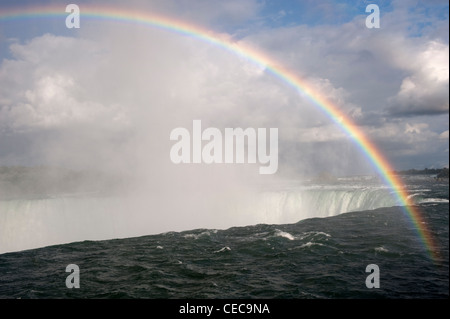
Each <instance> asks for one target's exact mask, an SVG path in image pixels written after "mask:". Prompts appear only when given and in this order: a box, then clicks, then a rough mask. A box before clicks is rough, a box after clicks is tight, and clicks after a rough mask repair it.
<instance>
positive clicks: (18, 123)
mask: <svg viewBox="0 0 450 319" xmlns="http://www.w3.org/2000/svg"><path fill="white" fill-rule="evenodd" d="M52 3H56V4H59V5H61V7H62V9H63V10H64V8H65V5H66V4H68V3H65V2H62V1H39V0H38V1H2V2H1V3H0V15H1V12H4V10H8V9H10V8H15V7H27V6H30V5H33V6H35V5H48V4H52ZM73 3H75V4H77V5H79V7H80V10H81V17H80V19H81V25H80V26H81V27H80V28H79V29H68V28H66V26H65V17H64V16H55V17H50V16H47V17H27V18H18V19H10V20H7V19H1V18H0V83H1V85H0V166H2V165H57V166H69V167H77V168H89V169H91V168H95V169H111V170H114V171H123V172H128V171H130V168H132V169H134V170H136V171H137V172H140V173H139V174H141V173H142V172H143V171H145V174H149V176H155V175H158V174H159V175H158V176H159V177H160V178H161V179H163V178H164V177H162V176H163V175H164V174H163V172H168V171H174V170H175V171H176V170H179V169H180V167H179V166H177V167H174V164H173V163H171V162H170V158H169V152H170V147H171V146H172V145H173V142H172V141H170V140H169V135H170V132H171V130H172V129H174V128H177V127H185V128H187V129H188V130H192V121H193V120H194V119H200V120H202V124H203V125H204V127H205V128H206V127H217V128H220V129H223V128H225V127H232V128H235V127H243V128H246V127H253V128H269V127H277V128H278V130H279V169H278V173H277V174H279V175H280V176H285V177H289V178H291V177H293V176H309V175H314V174H318V173H320V172H325V171H326V172H329V173H331V174H334V175H352V174H368V173H369V174H370V173H373V172H374V168H373V167H372V165H371V164H370V162H369V161H368V159H367V158H366V157H365V156H364V155H363V154H362V152H361V150H360V148H359V147H358V145H356V143H355V142H354V141H353V140H352V139H351V138H350V137H349V136H347V135H346V134H345V133H344V132H343V131H342V129H341V128H340V127H339V126H337V125H336V123H334V122H333V121H332V119H330V118H329V117H328V116H326V115H325V114H324V113H323V112H321V111H320V110H319V109H318V107H317V106H316V105H314V104H313V103H311V101H310V100H309V99H308V98H306V97H305V96H302V95H301V94H299V93H298V92H297V91H296V90H293V89H292V87H290V86H289V85H286V83H283V81H280V79H278V78H276V77H274V76H273V75H271V74H270V73H268V72H266V70H264V69H263V68H262V67H261V66H259V65H256V64H255V63H253V62H252V61H251V60H250V59H245V58H243V57H240V56H237V55H236V54H233V52H229V51H227V50H224V49H223V48H220V47H218V46H215V45H212V44H211V43H207V42H205V41H201V40H199V39H198V38H195V37H192V36H187V35H183V34H179V33H176V32H170V31H168V30H162V29H158V28H154V27H149V26H143V25H137V24H133V23H124V22H118V21H113V20H104V19H102V20H100V19H93V18H90V17H83V6H85V7H86V6H89V5H91V4H95V5H100V6H101V5H104V4H107V6H108V7H116V8H126V9H128V10H136V11H140V12H147V11H148V12H151V13H152V14H157V15H163V16H167V17H171V18H174V19H177V20H182V21H185V22H187V23H190V24H195V25H197V26H200V27H201V28H202V29H207V30H209V31H210V32H211V33H214V34H218V35H220V36H222V37H226V38H228V39H232V40H233V41H235V42H236V43H237V44H245V45H249V46H251V47H253V48H255V49H257V50H258V51H260V52H264V54H266V55H268V56H270V57H272V58H273V59H274V60H276V61H278V63H280V64H281V65H283V67H284V68H286V69H289V70H290V71H291V72H293V73H295V74H297V75H298V76H299V77H301V78H302V79H304V80H305V81H306V82H307V83H308V84H310V85H311V86H313V87H314V88H315V90H316V91H317V92H319V93H320V95H321V96H325V97H326V98H327V99H329V100H330V101H332V102H333V103H334V104H335V105H337V106H338V107H339V108H340V109H341V110H342V111H343V112H344V113H345V114H347V115H348V116H349V117H350V118H351V119H352V121H354V122H355V123H356V124H357V125H358V126H359V127H360V128H361V130H362V131H363V132H364V133H365V134H366V135H367V136H368V138H369V139H370V140H371V141H372V142H373V143H374V144H375V145H376V146H377V148H378V149H379V150H380V151H381V153H382V154H383V155H384V156H385V157H386V158H387V160H388V161H389V162H390V163H391V165H392V167H393V168H394V169H396V170H405V169H411V168H416V169H423V168H441V167H444V166H445V167H448V159H449V154H448V149H449V120H448V112H449V62H448V58H449V43H448V42H449V41H448V39H449V32H448V29H449V27H448V25H449V18H448V12H449V7H448V2H447V1H439V0H433V1H419V0H402V1H386V0H379V1H359V0H357V1H331V0H319V1H312V0H302V1H300V0H290V1H274V0H228V1H218V0H164V1H163V0H153V1H143V0H132V1H127V2H126V6H125V5H124V2H123V1H115V0H112V1H81V0H80V1H73ZM371 3H373V4H377V5H378V6H379V8H380V28H371V29H369V28H367V27H366V25H365V21H366V17H367V16H368V15H369V13H366V12H365V9H366V7H367V5H368V4H371ZM257 167H259V165H257V166H256V167H254V168H252V169H253V171H255V172H257ZM188 169H189V170H191V171H190V172H189V173H188V175H187V176H191V177H192V176H197V175H195V174H197V173H198V170H202V169H203V168H199V167H195V168H191V167H189V168H188ZM205 170H208V172H209V170H210V168H205ZM237 170H238V171H239V170H240V168H238V169H237ZM143 174H144V173H143ZM208 174H209V173H208ZM213 174H214V173H213ZM227 174H228V173H227ZM236 174H240V173H236ZM177 178H178V177H177V175H176V174H171V177H170V178H168V179H165V180H166V182H167V183H175V182H176V181H177Z"/></svg>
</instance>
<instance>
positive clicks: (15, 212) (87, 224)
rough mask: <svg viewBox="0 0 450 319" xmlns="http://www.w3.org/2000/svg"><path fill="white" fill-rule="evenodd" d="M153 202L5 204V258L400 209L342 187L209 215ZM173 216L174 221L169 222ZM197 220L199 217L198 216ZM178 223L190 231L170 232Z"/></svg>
mask: <svg viewBox="0 0 450 319" xmlns="http://www.w3.org/2000/svg"><path fill="white" fill-rule="evenodd" d="M150 201H151V200H147V203H148V205H146V203H145V202H142V201H141V202H140V203H139V204H137V202H136V199H132V198H131V197H123V198H120V197H87V196H86V197H60V198H44V199H33V200H7V201H0V253H5V252H12V251H20V250H26V249H32V248H38V247H44V246H49V245H55V244H63V243H69V242H75V241H83V240H103V239H113V238H125V237H136V236H142V235H149V234H155V233H161V232H165V231H171V230H175V231H180V230H187V229H193V228H222V229H224V228H228V227H231V226H242V225H254V224H258V223H267V224H284V223H294V222H297V221H299V220H302V219H306V218H312V217H328V216H334V215H337V214H341V213H344V212H350V211H358V210H370V209H375V208H379V207H388V206H394V205H395V203H394V200H393V198H392V196H391V195H390V194H389V191H388V190H387V189H384V188H377V187H372V188H368V187H364V188H362V187H342V185H341V186H339V187H338V186H336V187H334V186H333V187H332V186H328V187H322V186H310V187H307V188H295V187H294V188H291V189H284V190H276V191H265V192H260V193H257V194H254V195H253V196H249V197H245V199H242V198H241V199H240V200H236V201H228V202H227V203H225V204H224V203H221V204H220V206H219V205H216V206H218V207H216V208H215V209H213V208H212V207H214V206H211V205H207V208H206V211H207V212H208V215H206V212H205V211H203V212H201V211H199V210H198V211H197V210H196V209H191V210H185V211H177V212H175V211H171V210H170V207H171V203H170V202H167V207H168V208H169V209H167V210H166V211H161V212H159V211H150V209H144V208H143V207H156V206H152V205H151V203H150ZM174 202H176V201H174ZM200 206H201V205H200V204H199V205H197V206H196V207H197V208H198V207H200ZM153 210H155V208H153ZM168 213H170V214H173V215H170V216H167V214H168ZM190 214H191V215H190ZM196 214H197V215H198V216H194V215H196ZM202 214H203V215H202ZM205 216H207V217H205ZM194 217H196V218H194ZM190 221H191V222H190ZM175 223H177V224H178V225H180V224H181V225H183V226H184V227H185V228H184V229H183V228H177V229H176V228H173V229H171V228H170V227H171V225H172V224H175ZM179 227H182V226H179Z"/></svg>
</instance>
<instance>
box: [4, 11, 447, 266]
mask: <svg viewBox="0 0 450 319" xmlns="http://www.w3.org/2000/svg"><path fill="white" fill-rule="evenodd" d="M80 12H81V27H82V25H83V19H85V18H94V19H104V20H111V21H116V22H125V23H134V24H141V25H145V26H150V27H153V28H155V27H156V28H161V29H164V30H168V31H172V32H175V33H178V34H182V35H185V36H189V37H193V38H196V39H199V40H201V41H205V42H207V43H210V44H212V45H214V46H218V47H221V48H223V49H225V50H227V51H230V52H232V53H233V54H235V55H238V56H240V57H243V58H244V59H246V60H249V61H251V62H252V63H254V64H256V65H258V66H260V67H262V68H263V69H265V71H266V72H268V73H270V74H272V75H274V76H275V77H277V78H279V79H280V80H281V81H283V82H284V83H286V84H288V85H289V86H291V87H292V88H293V89H294V90H296V91H297V92H298V93H300V94H302V95H304V96H306V97H308V98H309V99H310V100H311V101H312V102H313V103H314V105H316V106H317V107H318V108H319V109H320V110H321V111H323V112H324V113H325V114H326V115H327V116H328V117H329V118H330V119H331V120H333V121H334V122H335V123H336V124H337V125H338V126H339V127H340V128H341V129H342V130H343V131H344V132H345V133H346V134H347V135H348V136H349V137H351V138H352V139H353V140H354V141H355V143H356V144H357V145H358V147H359V148H360V149H361V151H362V153H363V154H364V156H365V157H366V158H367V159H368V160H369V161H370V163H371V164H372V165H373V167H374V168H375V170H376V171H377V172H378V174H379V176H380V177H381V178H382V179H383V181H384V183H385V184H386V185H388V186H389V187H391V188H392V190H393V193H394V196H395V200H396V201H397V203H398V205H399V206H401V207H402V209H403V210H404V212H405V214H406V215H407V216H408V218H409V220H410V221H411V222H412V224H413V227H414V229H415V230H416V231H417V234H418V236H419V237H420V240H421V242H422V244H423V246H424V249H425V250H426V251H427V252H428V254H429V256H430V257H431V259H432V260H433V261H434V262H436V261H437V260H438V259H439V256H438V251H439V250H438V247H437V244H436V243H435V241H434V239H433V236H432V234H431V232H430V231H429V229H428V228H427V226H426V222H425V221H424V218H423V216H422V214H421V211H420V210H419V208H418V207H417V206H415V205H414V204H413V203H412V201H411V200H410V198H409V196H408V194H407V192H406V190H405V186H404V185H403V183H402V181H401V179H400V178H399V177H398V176H396V175H393V174H391V172H393V169H392V167H391V165H390V164H389V162H388V161H387V160H386V158H385V157H384V156H383V154H382V153H381V152H380V150H379V149H378V148H377V147H376V146H375V145H374V144H373V143H372V142H371V141H370V140H369V139H368V138H367V136H365V134H364V133H363V132H362V130H361V129H360V128H359V127H358V126H357V125H355V124H354V123H353V122H352V120H351V119H350V118H349V117H348V116H347V115H346V114H345V113H344V112H343V111H342V110H340V109H339V108H338V107H337V106H336V105H335V104H333V103H332V102H331V101H329V100H327V99H326V98H325V97H323V96H321V95H320V94H319V93H318V92H317V91H316V90H315V89H314V88H313V87H312V86H311V85H309V84H308V83H306V82H305V81H304V80H303V79H301V78H300V77H299V76H298V75H296V74H295V73H294V72H292V71H290V70H288V69H287V68H285V67H283V66H282V65H281V64H280V63H278V62H277V61H275V60H274V59H273V58H271V57H269V56H268V55H266V54H264V53H263V52H261V51H260V50H257V49H254V48H252V47H249V46H247V45H245V44H244V43H237V42H235V41H233V40H232V39H231V38H229V37H228V38H227V37H226V36H224V35H218V34H216V33H214V32H212V31H210V30H208V29H205V28H202V27H200V26H196V25H194V24H191V23H188V22H184V21H181V20H179V19H177V18H174V17H168V16H162V15H158V14H155V13H149V12H142V11H137V10H131V9H124V8H115V7H109V6H108V5H102V6H95V5H81V6H80ZM67 15H68V13H66V11H65V6H58V5H48V6H39V5H38V6H27V7H12V8H8V9H7V10H3V11H1V12H0V21H8V20H16V19H26V18H51V17H57V18H64V20H62V21H61V23H62V24H64V23H65V18H66V17H67ZM64 27H65V24H64Z"/></svg>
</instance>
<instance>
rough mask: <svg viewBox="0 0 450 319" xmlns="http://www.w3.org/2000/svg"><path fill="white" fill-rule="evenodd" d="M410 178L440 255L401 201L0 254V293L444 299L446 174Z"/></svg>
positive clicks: (17, 295)
mask: <svg viewBox="0 0 450 319" xmlns="http://www.w3.org/2000/svg"><path fill="white" fill-rule="evenodd" d="M408 185H409V189H410V193H411V196H414V198H415V199H416V200H417V203H418V205H420V207H421V209H422V212H423V214H424V219H425V222H426V223H427V226H428V228H429V229H430V230H431V233H432V235H433V237H434V238H435V240H436V243H437V245H438V247H439V252H438V259H437V260H432V259H431V258H430V255H429V254H428V253H427V251H426V250H425V249H424V245H423V243H422V242H421V240H420V238H419V236H418V234H417V231H416V230H415V229H414V227H413V224H412V223H411V221H410V220H409V219H408V217H407V216H406V215H405V213H404V211H403V210H402V209H401V208H400V207H383V208H378V209H373V210H372V209H371V210H363V211H356V212H350V213H342V214H338V215H335V216H330V217H320V218H306V219H303V220H301V221H299V222H297V223H290V224H258V225H253V226H245V227H232V228H229V229H225V230H216V229H196V230H189V231H183V232H167V233H163V234H158V235H151V236H142V237H135V238H126V239H114V240H103V241H82V242H75V243H69V244H62V245H54V246H49V247H45V248H39V249H32V250H26V251H19V252H11V253H4V254H0V274H1V276H0V297H1V298H288V299H291V298H448V295H449V278H448V274H449V269H448V256H449V254H448V244H449V236H448V225H449V220H448V213H449V203H448V182H447V183H442V182H441V183H437V182H434V181H431V180H429V179H420V178H412V179H411V180H410V181H409V182H408ZM337 204H339V203H330V205H337ZM69 264H76V265H78V267H79V269H80V276H79V279H80V288H79V289H75V288H74V289H68V288H67V287H66V278H67V276H69V273H68V272H66V271H65V270H66V266H67V265H69ZM369 264H376V265H378V267H379V270H380V288H372V289H369V288H367V287H366V278H367V276H368V275H369V273H366V266H367V265H369Z"/></svg>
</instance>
